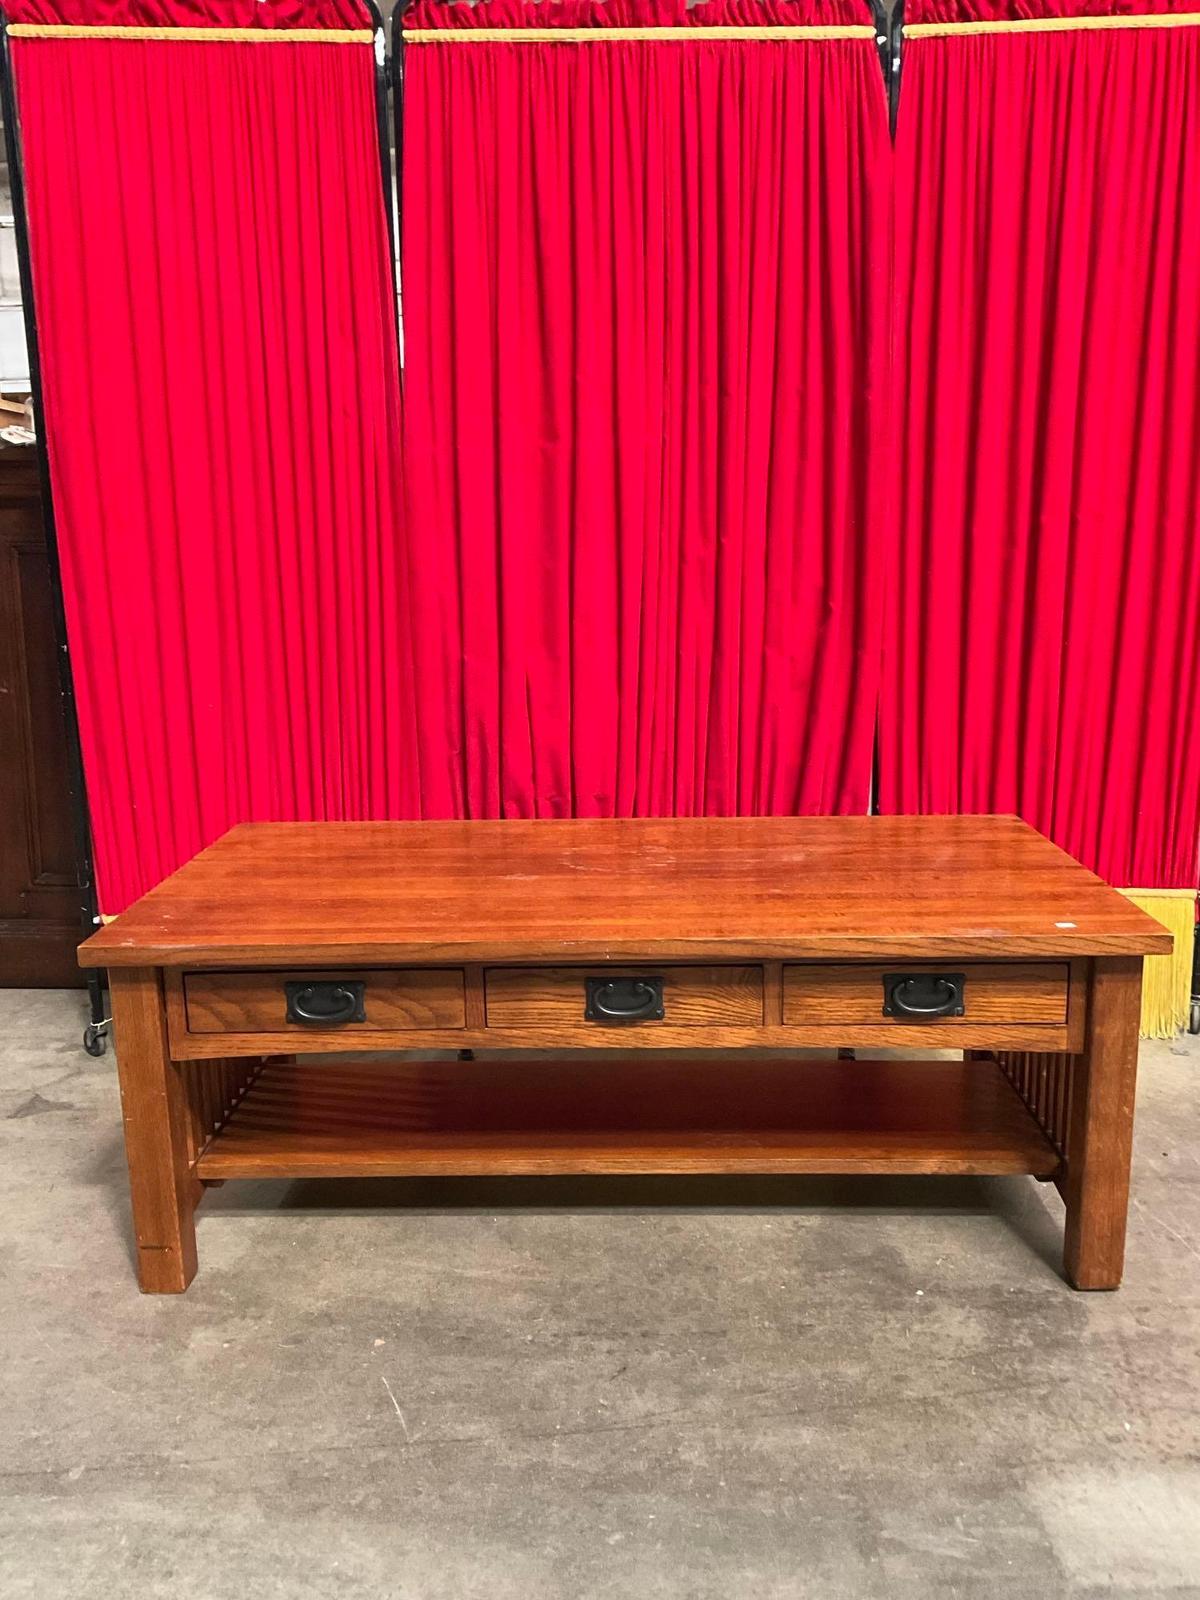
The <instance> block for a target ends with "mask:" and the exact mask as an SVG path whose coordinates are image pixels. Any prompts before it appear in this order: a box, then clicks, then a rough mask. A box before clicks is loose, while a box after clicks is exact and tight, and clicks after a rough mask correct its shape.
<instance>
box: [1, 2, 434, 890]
mask: <svg viewBox="0 0 1200 1600" xmlns="http://www.w3.org/2000/svg"><path fill="white" fill-rule="evenodd" d="M215 10H216V7H215V6H214V7H206V6H205V7H202V6H199V5H196V4H186V3H179V0H175V3H171V0H164V3H162V4H160V3H158V0H155V4H154V5H153V6H151V5H150V4H149V0H135V3H134V4H132V5H122V6H120V7H118V6H117V5H116V3H115V0H114V3H112V4H109V5H106V6H104V7H103V8H102V9H101V10H98V9H96V8H94V7H89V8H88V12H87V15H86V16H84V15H71V14H69V13H68V14H66V15H63V14H62V13H61V11H57V10H56V11H55V12H53V13H51V12H50V10H49V8H48V5H47V3H46V0H23V4H22V5H21V6H20V7H13V8H12V9H11V11H10V17H11V18H12V19H13V20H16V21H39V22H47V21H50V22H54V21H57V22H63V21H65V22H88V23H95V22H97V21H105V22H110V23H112V22H118V23H123V22H134V23H147V22H150V23H154V22H157V23H175V24H186V25H189V26H190V25H197V24H200V25H203V24H205V23H212V22H219V23H220V24H221V25H229V24H236V25H251V24H254V25H257V26H260V27H270V26H282V25H305V26H334V27H346V26H354V27H357V28H365V29H368V30H369V28H370V21H369V18H368V17H367V14H366V12H365V11H364V10H363V9H362V8H361V7H360V6H359V5H358V4H357V3H354V4H351V0H338V3H337V4H335V3H334V0H321V3H320V4H310V3H306V4H304V5H301V3H300V0H287V3H285V4H276V3H275V0H265V3H260V0H252V3H251V0H240V3H239V4H238V5H234V6H229V7H226V6H225V5H222V6H221V8H220V12H221V14H220V16H216V15H215V14H214V13H215ZM11 48H12V56H13V64H14V73H15V82H16V91H17V100H18V106H19V113H20V124H21V133H22V137H23V142H24V153H25V174H26V184H27V201H28V215H29V229H30V241H31V252H32V261H33V277H34V300H35V305H36V311H37V320H38V329H39V334H40V344H41V358H42V372H43V380H44V391H45V407H46V418H45V422H46V431H47V437H48V440H49V445H50V460H51V470H52V481H53V492H54V503H55V510H56V514H57V526H58V537H59V541H60V546H61V556H62V567H63V582H64V589H65V599H66V607H67V620H68V631H69V636H70V640H71V648H72V662H73V668H74V672H75V679H76V686H77V690H78V698H79V715H80V724H81V734H82V741H83V750H84V764H85V771H86V776H87V783H88V792H89V798H90V801H91V809H92V822H93V830H94V842H95V853H96V867H97V877H98V886H99V893H100V903H101V906H102V908H103V909H104V910H105V911H109V912H115V911H119V910H120V909H121V908H122V907H123V906H124V905H125V904H127V903H128V901H130V900H131V899H133V898H134V897H135V896H136V895H138V894H140V893H141V892H143V891H144V890H146V889H148V888H150V887H151V886H152V885H153V884H154V883H156V882H157V881H158V880H159V879H161V878H162V877H164V876H165V875H166V874H167V873H168V872H170V871H172V870H173V869H174V868H175V867H176V866H178V865H179V864H180V863H181V862H182V861H184V860H186V859H187V858H188V857H189V856H191V855H193V854H194V853H195V852H196V851H197V850H199V849H200V848H201V847H202V846H203V845H205V844H207V843H208V842H209V841H210V840H211V839H213V838H214V837H216V836H217V835H219V834H220V833H222V832H224V830H225V829H226V828H227V827H229V826H230V825H231V824H232V823H234V822H237V821H242V820H246V819H287V818H301V819H307V818H324V817H333V818H343V817H349V818H354V817H372V816H380V817H382V816H395V815H405V814H410V813H411V812H412V811H413V809H414V807H415V798H414V795H413V791H412V787H411V785H412V778H413V773H414V770H415V764H414V761H413V759H412V753H411V727H410V722H409V718H408V713H407V709H406V708H407V706H408V700H407V698H406V691H405V677H404V669H403V654H404V642H403V639H402V638H401V635H400V617H401V615H402V614H403V612H404V611H405V609H406V607H405V603H404V600H403V596H402V560H401V556H400V552H399V549H398V541H397V537H396V526H397V519H398V514H399V512H398V506H397V503H396V500H397V495H398V488H397V485H396V477H397V461H398V456H399V378H398V362H397V341H396V334H395V319H394V312H395V308H394V301H393V284H392V278H391V270H390V259H389V242H388V234H387V218H386V211H385V206H384V199H383V186H382V178H381V170H380V156H379V146H378V140H377V132H376V113H375V100H374V78H373V71H374V66H373V54H372V47H371V42H370V33H369V31H368V32H367V33H366V35H365V42H361V43H347V44H341V43H339V44H329V43H293V42H288V43H283V42H275V43H271V44H269V45H268V44H261V43H214V42H208V41H205V42H203V43H183V42H179V41H177V40H172V41H167V42H158V41H154V42H148V41H129V40H103V39H81V38H78V37H76V38H67V39H61V38H56V39H48V38H14V39H13V40H12V44H11Z"/></svg>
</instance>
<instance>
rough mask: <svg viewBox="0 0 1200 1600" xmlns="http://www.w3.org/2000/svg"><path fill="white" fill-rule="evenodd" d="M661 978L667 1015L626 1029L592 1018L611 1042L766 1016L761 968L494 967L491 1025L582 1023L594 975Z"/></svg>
mask: <svg viewBox="0 0 1200 1600" xmlns="http://www.w3.org/2000/svg"><path fill="white" fill-rule="evenodd" d="M647 976H653V977H661V978H662V980H663V1002H664V1004H663V1012H664V1015H663V1020H662V1021H661V1022H641V1023H632V1024H629V1025H628V1026H625V1027H622V1028H612V1027H608V1026H602V1025H600V1024H598V1023H594V1022H593V1023H587V1024H586V1026H587V1027H588V1028H589V1029H590V1030H591V1032H593V1033H596V1034H600V1035H601V1036H602V1037H603V1039H604V1040H605V1041H606V1042H607V1043H609V1044H611V1043H612V1040H613V1037H614V1035H616V1034H618V1033H619V1034H621V1036H622V1037H624V1038H626V1039H629V1038H630V1037H631V1036H632V1035H633V1034H634V1033H635V1032H637V1033H642V1032H644V1031H645V1030H646V1029H648V1028H652V1029H659V1028H663V1027H673V1028H713V1027H720V1026H722V1025H726V1026H730V1025H732V1026H736V1025H738V1024H741V1025H742V1026H754V1025H756V1024H759V1023H761V1022H762V1020H763V972H762V968H761V967H725V966H721V967H668V966H662V965H660V966H657V967H628V966H608V965H606V966H604V967H602V968H598V967H508V968H504V967H491V968H489V969H488V970H487V971H486V972H485V973H484V980H483V981H484V996H485V1006H486V1015H487V1022H488V1026H489V1027H490V1028H516V1029H520V1028H555V1029H558V1030H561V1029H563V1028H564V1027H565V1028H578V1027H579V1026H580V1024H581V1023H582V1022H583V1013H584V1002H585V989H584V985H585V982H586V980H587V979H588V978H589V977H602V978H623V977H633V978H637V977H647Z"/></svg>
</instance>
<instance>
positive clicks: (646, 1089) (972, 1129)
mask: <svg viewBox="0 0 1200 1600" xmlns="http://www.w3.org/2000/svg"><path fill="white" fill-rule="evenodd" d="M1058 1165H1059V1160H1058V1156H1057V1154H1056V1153H1055V1151H1054V1150H1053V1149H1052V1148H1051V1146H1050V1144H1049V1143H1048V1142H1047V1140H1046V1139H1045V1137H1044V1136H1043V1134H1042V1133H1041V1132H1040V1131H1039V1129H1038V1127H1037V1125H1036V1124H1035V1123H1034V1121H1033V1119H1032V1118H1031V1117H1030V1115H1029V1114H1028V1112H1027V1111H1026V1110H1025V1108H1024V1106H1023V1105H1022V1104H1021V1101H1020V1099H1019V1097H1018V1096H1017V1094H1016V1093H1015V1091H1014V1090H1013V1088H1012V1086H1011V1085H1010V1084H1009V1083H1008V1081H1007V1080H1006V1078H1005V1077H1004V1076H1003V1074H1002V1073H1001V1072H1000V1070H999V1069H998V1067H997V1066H996V1065H995V1063H993V1062H991V1061H983V1062H961V1061H918V1062H913V1061H863V1062H838V1061H805V1062H797V1061H761V1060H748V1061H746V1062H744V1063H738V1064H737V1065H736V1066H731V1064H730V1063H729V1062H721V1061H716V1062H714V1061H711V1060H706V1059H696V1060H692V1061H679V1060H665V1059H663V1058H661V1057H647V1058H644V1059H630V1058H622V1059H621V1060H619V1061H617V1062H606V1061H597V1062H591V1061H582V1062H581V1061H570V1062H565V1061H545V1060H541V1061H517V1062H513V1061H485V1062H470V1063H459V1062H412V1061H409V1062H367V1061H357V1062H355V1061H349V1062H343V1061H339V1062H334V1063H307V1064H305V1063H288V1064H268V1065H267V1066H265V1067H264V1069H263V1071H262V1073H261V1074H260V1075H259V1076H258V1078H257V1079H256V1080H255V1081H254V1083H253V1084H252V1086H251V1087H250V1089H249V1090H248V1092H247V1093H246V1095H245V1097H244V1098H243V1099H242V1101H241V1102H240V1104H239V1105H238V1107H237V1109H236V1110H235V1111H234V1113H233V1115H232V1117H231V1118H230V1120H229V1122H228V1123H227V1124H226V1126H225V1127H224V1128H223V1129H222V1130H221V1131H220V1132H219V1133H218V1134H217V1136H216V1137H215V1138H214V1139H213V1140H212V1142H211V1143H210V1145H209V1147H208V1149H207V1150H206V1151H205V1152H204V1153H203V1154H202V1155H201V1157H200V1159H199V1160H198V1162H197V1164H196V1171H197V1173H198V1175H199V1176H200V1177H202V1178H232V1177H303V1176H311V1177H318V1176H328V1177H332V1176H345V1177H349V1176H358V1175H364V1174H376V1175H393V1176H403V1175H406V1174H417V1173H429V1174H439V1173H440V1174H460V1175H466V1174H478V1173H513V1174H519V1173H587V1172H590V1173H605V1172H647V1173H650V1172H658V1173H688V1172H712V1173H720V1172H730V1173H733V1172H764V1173H769V1172H827V1173H837V1172H841V1173H901V1172H907V1173H1018V1172H1021V1173H1036V1174H1038V1175H1040V1176H1049V1175H1052V1174H1053V1173H1054V1172H1055V1171H1056V1169H1057V1167H1058Z"/></svg>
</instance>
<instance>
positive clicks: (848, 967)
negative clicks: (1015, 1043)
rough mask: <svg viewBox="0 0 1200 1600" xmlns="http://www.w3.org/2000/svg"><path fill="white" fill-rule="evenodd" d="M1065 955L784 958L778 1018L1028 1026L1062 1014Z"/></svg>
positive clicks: (1058, 1019)
mask: <svg viewBox="0 0 1200 1600" xmlns="http://www.w3.org/2000/svg"><path fill="white" fill-rule="evenodd" d="M1068 977H1069V972H1068V968H1067V964H1066V963H1065V962H1050V961H1045V962H1042V961H1039V962H1016V961H998V962H978V961H955V960H953V959H951V960H948V961H940V962H931V961H893V962H889V963H888V965H887V966H862V965H858V964H857V963H855V964H849V963H846V964H838V965H836V966H833V965H824V964H821V965H818V964H816V963H813V964H812V965H808V964H802V965H795V966H786V967H784V969H783V1020H784V1024H785V1026H793V1027H796V1026H800V1025H803V1024H809V1025H820V1024H826V1025H829V1026H833V1025H835V1024H838V1023H843V1024H854V1025H856V1026H859V1025H865V1024H869V1023H877V1024H878V1025H879V1028H880V1031H881V1033H883V1032H886V1031H887V1029H888V1028H889V1027H897V1026H901V1025H902V1026H906V1027H912V1026H914V1025H916V1026H922V1025H926V1026H928V1025H932V1024H934V1023H936V1024H937V1025H938V1026H939V1027H947V1026H949V1027H954V1026H961V1025H964V1024H965V1025H969V1024H971V1023H980V1022H989V1023H991V1022H995V1023H1008V1024H1018V1025H1019V1024H1022V1023H1024V1024H1028V1025H1030V1026H1036V1025H1041V1026H1055V1025H1062V1024H1064V1023H1065V1022H1066V1020H1067V987H1068Z"/></svg>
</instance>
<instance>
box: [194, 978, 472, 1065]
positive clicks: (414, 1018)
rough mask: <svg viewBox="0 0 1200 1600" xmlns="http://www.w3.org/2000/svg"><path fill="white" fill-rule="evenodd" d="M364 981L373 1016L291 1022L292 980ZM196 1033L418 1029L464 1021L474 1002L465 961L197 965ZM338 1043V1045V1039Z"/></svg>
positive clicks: (368, 1012)
mask: <svg viewBox="0 0 1200 1600" xmlns="http://www.w3.org/2000/svg"><path fill="white" fill-rule="evenodd" d="M351 979H357V980H361V981H362V982H364V983H365V985H366V991H365V1003H364V1007H363V1010H364V1012H365V1015H366V1021H365V1022H345V1023H339V1024H338V1026H337V1027H336V1028H331V1029H320V1030H319V1029H316V1028H312V1027H309V1026H308V1025H307V1024H305V1023H299V1022H292V1023H289V1022H288V1021H287V999H286V996H285V993H284V987H283V986H284V984H285V983H292V982H295V983H319V982H323V981H326V980H328V981H332V982H344V981H347V980H351ZM183 994H184V1006H185V1011H186V1027H187V1031H188V1032H189V1033H200V1034H209V1033H280V1032H286V1033H288V1034H289V1035H291V1034H293V1033H294V1034H296V1035H298V1036H299V1037H300V1038H301V1039H303V1038H304V1036H305V1035H312V1034H314V1033H317V1032H321V1033H329V1034H333V1035H334V1036H336V1037H340V1036H341V1035H343V1034H347V1033H361V1034H373V1033H379V1032H380V1031H383V1032H387V1033H397V1032H405V1031H408V1030H411V1029H414V1028H420V1029H425V1030H429V1029H440V1028H462V1027H465V1025H466V1020H467V1016H466V1002H465V997H464V990H463V974H462V970H461V968H458V969H456V968H453V967H444V968H436V967H431V968H425V969H412V968H407V969H396V968H393V969H391V970H386V969H384V970H381V969H379V968H357V967H337V968H335V967H318V968H315V969H312V968H303V969H301V968H289V969H285V970H283V971H280V972H189V973H185V974H184V979H183ZM334 1048H337V1046H335V1047H334Z"/></svg>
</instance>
